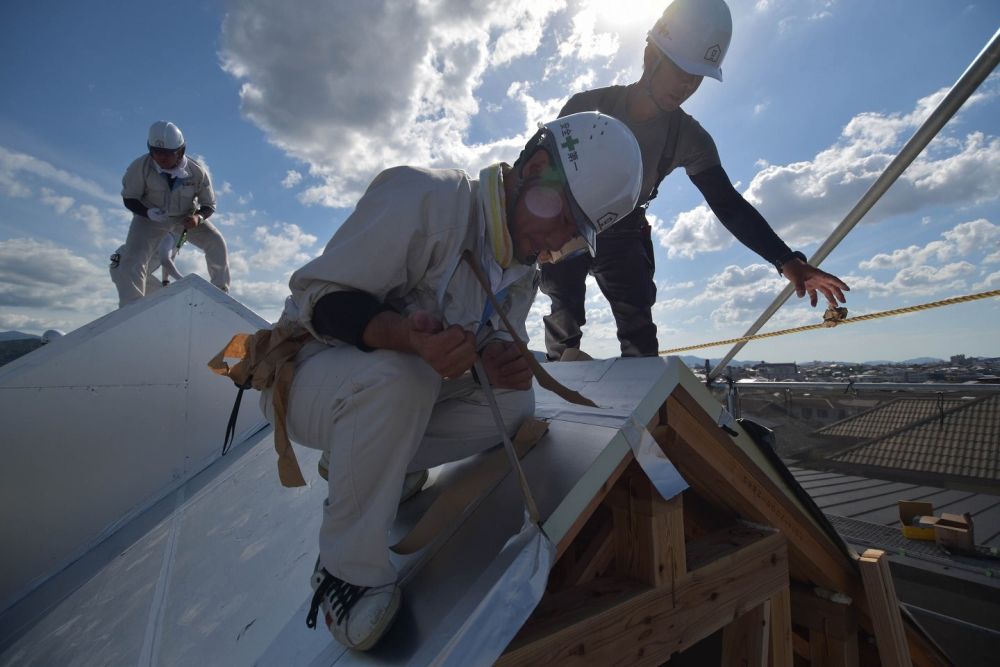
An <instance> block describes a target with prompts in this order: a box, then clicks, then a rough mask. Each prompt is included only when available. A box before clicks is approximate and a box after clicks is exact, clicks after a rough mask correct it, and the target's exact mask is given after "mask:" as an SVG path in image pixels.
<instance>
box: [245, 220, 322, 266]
mask: <svg viewBox="0 0 1000 667" xmlns="http://www.w3.org/2000/svg"><path fill="white" fill-rule="evenodd" d="M272 230H276V232H277V233H274V232H273V231H272ZM253 238H254V240H255V241H257V243H259V244H260V250H259V251H258V252H257V253H256V254H254V255H253V256H252V257H250V266H251V267H252V268H253V269H254V270H260V269H264V270H273V269H288V270H291V269H294V268H297V267H299V266H300V265H302V264H304V263H305V262H308V261H309V260H310V259H312V256H313V255H312V254H311V253H309V252H306V250H307V249H308V248H311V247H312V246H314V245H316V241H317V240H318V239H317V238H316V237H315V236H313V235H312V234H307V233H305V232H303V231H302V229H301V228H300V227H299V226H298V225H293V224H291V223H287V222H282V223H276V224H274V225H272V226H271V228H270V229H268V228H267V227H257V228H256V229H255V230H254V233H253Z"/></svg>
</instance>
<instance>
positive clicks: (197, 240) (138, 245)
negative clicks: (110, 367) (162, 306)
mask: <svg viewBox="0 0 1000 667" xmlns="http://www.w3.org/2000/svg"><path fill="white" fill-rule="evenodd" d="M171 231H173V232H175V233H177V234H180V233H181V232H183V231H184V225H183V224H182V223H181V222H180V221H179V219H177V218H174V219H173V220H171V221H168V222H154V221H153V220H150V219H149V218H143V217H140V216H138V215H134V216H132V225H131V226H130V227H129V228H128V238H126V239H125V248H124V250H122V253H121V262H120V264H119V265H118V268H117V280H115V286H116V287H117V288H118V307H119V308H121V307H122V306H124V305H126V304H129V303H132V302H133V301H138V300H139V299H141V298H142V297H143V296H145V294H146V289H145V287H146V273H147V271H148V264H149V259H150V257H152V256H153V255H154V254H156V252H157V250H158V249H159V247H160V242H161V241H162V240H163V237H164V236H166V234H167V233H169V232H171ZM187 239H188V241H190V242H191V245H193V246H195V247H196V248H200V249H201V250H202V251H203V252H204V253H205V263H206V265H207V267H208V277H209V280H210V281H211V282H212V284H213V285H215V286H216V287H218V288H219V289H221V290H222V291H223V292H228V291H229V253H228V251H227V250H226V240H225V239H224V238H222V234H221V233H219V230H218V229H217V228H216V227H215V226H214V225H213V224H212V223H211V222H209V221H208V220H203V221H202V223H201V224H200V225H198V226H197V227H195V228H193V229H189V230H187Z"/></svg>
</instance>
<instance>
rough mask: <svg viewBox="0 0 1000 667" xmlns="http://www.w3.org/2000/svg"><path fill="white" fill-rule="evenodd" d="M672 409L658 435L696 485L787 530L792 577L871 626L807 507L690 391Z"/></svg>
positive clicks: (910, 632)
mask: <svg viewBox="0 0 1000 667" xmlns="http://www.w3.org/2000/svg"><path fill="white" fill-rule="evenodd" d="M666 408H667V416H666V418H665V419H664V418H662V417H661V418H660V419H659V422H660V423H659V424H658V425H657V427H656V428H655V429H654V431H653V436H654V437H655V438H656V439H657V442H658V443H659V444H660V446H661V448H662V449H663V451H664V452H665V453H666V454H667V456H668V457H669V458H670V460H671V462H672V463H673V464H674V465H675V466H676V467H677V469H678V470H679V471H680V473H681V474H682V475H683V476H684V479H686V480H687V481H688V483H689V484H691V486H692V488H694V489H696V490H697V492H698V493H699V494H701V495H703V496H704V497H705V498H706V500H709V501H710V502H712V503H713V504H716V505H724V506H727V507H730V508H732V509H734V510H737V511H739V512H740V513H741V515H743V516H745V517H747V518H750V519H752V520H754V521H761V522H763V523H766V524H768V525H771V526H774V527H775V528H778V529H779V530H781V531H782V532H783V533H785V534H786V535H787V537H788V543H789V553H788V558H789V564H790V568H791V572H792V576H793V578H796V579H799V580H801V581H811V582H814V583H817V584H819V585H821V586H822V587H823V588H826V589H829V590H833V591H839V592H842V593H845V594H847V595H848V596H849V597H851V598H852V599H853V600H854V602H855V604H857V605H858V609H859V611H860V612H861V614H860V617H859V622H860V623H861V624H862V626H863V627H865V628H866V629H869V630H870V629H871V627H872V621H871V619H870V618H868V615H867V614H868V610H867V607H868V605H867V600H866V599H865V594H864V586H863V585H861V581H860V577H859V576H858V575H859V573H858V571H857V569H856V568H855V567H854V563H852V562H850V561H849V560H848V559H847V558H846V557H845V555H844V554H843V553H841V551H840V549H839V548H837V547H836V545H834V544H833V542H831V541H830V539H829V538H828V537H827V536H826V535H825V534H824V533H823V532H822V531H821V530H820V529H819V527H818V526H816V525H815V524H814V523H813V522H812V521H811V520H808V519H805V518H804V517H803V516H802V509H801V508H800V507H799V506H798V505H797V504H795V503H793V502H792V501H791V500H789V498H787V497H786V495H785V493H784V492H782V491H781V490H780V489H779V488H778V487H777V485H776V484H775V483H774V482H773V481H772V480H771V479H770V478H768V477H767V476H766V475H764V474H763V472H762V471H761V470H760V469H759V468H758V466H757V465H756V464H755V463H754V462H753V461H752V460H751V459H750V458H749V457H748V456H747V455H746V454H745V453H744V452H743V451H742V450H741V449H740V448H739V447H738V446H736V444H735V443H734V442H733V440H732V438H730V437H729V436H728V435H726V434H725V433H723V432H722V431H721V429H719V428H718V427H717V426H716V424H715V423H714V422H712V420H711V419H710V418H708V416H707V415H705V413H704V410H703V409H702V408H701V407H700V405H698V403H697V401H695V400H694V399H693V398H692V397H691V396H690V395H689V394H688V393H687V391H685V390H684V389H683V388H681V387H678V388H677V389H675V390H674V392H673V393H672V394H671V395H670V396H669V397H668V398H667V401H666ZM670 431H673V433H670ZM657 436H659V437H657ZM905 632H906V637H907V640H908V643H909V646H910V651H911V655H912V657H913V661H914V664H915V665H918V666H919V667H925V666H926V667H940V666H944V665H948V664H950V663H949V661H948V659H947V658H946V657H945V656H944V655H943V653H942V652H941V650H940V649H939V647H937V646H936V645H935V644H934V643H933V642H932V641H931V640H929V639H928V638H927V637H926V636H925V635H924V634H923V633H922V632H921V631H920V630H919V629H918V628H917V627H915V626H914V625H913V624H910V623H907V624H906V625H905Z"/></svg>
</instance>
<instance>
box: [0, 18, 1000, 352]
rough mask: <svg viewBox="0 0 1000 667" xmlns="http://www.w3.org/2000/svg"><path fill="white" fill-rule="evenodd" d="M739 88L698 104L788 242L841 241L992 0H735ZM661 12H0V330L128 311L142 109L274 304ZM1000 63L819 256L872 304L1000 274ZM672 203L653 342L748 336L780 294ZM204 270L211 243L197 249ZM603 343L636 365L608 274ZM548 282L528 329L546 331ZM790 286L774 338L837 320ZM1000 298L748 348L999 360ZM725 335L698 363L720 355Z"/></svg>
mask: <svg viewBox="0 0 1000 667" xmlns="http://www.w3.org/2000/svg"><path fill="white" fill-rule="evenodd" d="M730 6H731V8H732V10H733V16H734V23H735V29H734V37H733V42H732V47H731V50H730V52H729V54H728V56H727V59H726V61H725V64H724V66H723V70H724V73H725V82H724V83H721V84H720V83H718V82H715V81H713V80H706V81H705V82H704V84H703V85H702V87H701V88H700V89H699V91H698V92H697V93H696V94H695V96H694V97H693V98H692V99H691V100H689V101H688V102H687V103H686V104H685V109H686V110H687V111H688V112H689V113H691V114H692V115H694V116H695V117H696V118H697V119H698V120H699V121H700V122H701V124H702V125H703V126H705V127H706V129H708V130H709V132H711V133H712V135H713V136H714V138H715V140H716V143H717V144H718V146H719V150H720V154H721V156H722V160H723V166H724V167H725V168H726V170H727V172H728V173H729V174H730V176H731V177H732V178H733V179H734V181H736V182H737V185H738V188H739V189H740V190H741V191H742V192H744V193H745V194H746V196H747V197H748V199H750V200H751V201H752V202H753V203H755V204H756V205H757V206H758V207H759V209H760V210H761V212H762V213H764V215H765V217H767V218H768V220H769V221H770V222H771V224H772V226H774V227H775V229H776V230H778V232H779V234H781V235H782V237H783V238H785V240H786V241H787V242H788V243H789V244H790V245H791V246H792V247H794V248H799V249H802V250H803V251H804V252H805V253H806V254H807V255H809V254H811V253H812V251H813V250H815V249H816V247H817V246H818V245H819V243H821V242H822V240H823V239H824V238H826V236H827V235H828V234H829V233H830V231H832V230H833V229H834V227H835V226H836V225H837V224H838V223H839V222H840V220H841V219H842V218H843V216H844V215H845V214H846V213H847V212H848V211H849V210H850V208H851V207H852V206H853V205H854V203H855V202H856V201H857V199H858V198H859V197H860V195H861V194H862V193H863V192H864V191H865V189H866V188H867V187H868V186H869V185H870V184H871V183H872V182H873V181H874V179H875V178H876V177H877V176H878V174H879V173H880V171H881V169H882V168H883V167H884V166H885V165H886V164H887V163H888V162H889V160H891V159H892V157H893V156H894V155H895V153H896V152H897V151H898V150H899V148H900V147H901V146H902V145H903V143H904V142H905V141H906V140H907V139H908V138H909V137H910V136H911V135H912V133H913V132H914V131H915V130H916V128H917V127H918V126H919V124H920V122H921V121H922V120H923V118H924V117H925V116H926V114H927V112H928V111H929V110H930V109H931V108H933V106H934V104H935V103H936V101H937V100H938V99H939V98H940V96H941V95H942V94H943V91H944V90H946V89H947V88H948V87H949V86H950V85H951V84H952V83H954V81H955V80H956V79H957V78H958V76H959V75H960V74H961V73H962V72H963V71H964V70H965V68H966V67H967V66H968V64H969V63H970V62H971V61H972V60H973V58H974V57H975V56H976V54H978V53H979V51H980V50H981V49H982V48H983V46H984V45H985V44H986V43H987V42H988V41H989V39H990V38H991V37H992V35H993V34H994V32H995V31H996V29H997V28H998V26H1000V4H998V3H996V2H985V1H978V2H972V3H962V2H954V1H952V0H885V1H880V2H871V1H870V0H824V1H814V0H797V1H794V0H757V1H756V2H753V1H750V0H731V1H730ZM662 8H663V3H662V2H645V1H640V0H613V1H606V2H605V1H593V2H585V1H570V0H557V1H537V2H523V1H520V0H518V1H514V2H506V3H487V2H478V1H472V2H459V1H458V0H424V1H422V2H419V3H418V2H404V1H403V0H383V1H378V0H364V1H362V0H356V1H354V2H322V1H319V0H311V1H305V2H295V3H283V2H278V1H277V0H247V1H244V2H232V3H226V2H221V1H211V2H186V1H175V2H171V3H168V4H163V3H150V2H143V1H139V2H137V1H135V0H131V1H129V2H125V1H121V0H107V1H105V2H100V3H82V4H81V3H76V2H68V1H63V2H56V1H53V2H27V1H24V0H8V1H7V2H5V3H4V5H3V9H2V10H0V15H2V17H3V21H0V38H2V40H3V43H4V45H5V46H4V56H5V57H4V58H3V59H2V60H0V86H2V87H0V89H2V90H3V91H4V94H3V96H2V98H0V330H8V329H17V330H21V331H25V332H32V333H40V332H41V331H42V330H44V329H48V328H59V329H63V330H70V329H73V328H76V327H78V326H80V325H82V324H85V323H86V322H89V321H91V320H93V319H95V318H96V317H99V316H101V315H103V314H104V313H106V312H108V311H110V310H112V309H113V308H114V307H115V306H116V295H115V290H114V287H113V285H112V283H111V281H110V279H109V277H108V273H107V257H108V255H109V254H110V253H111V252H113V251H114V249H115V248H116V247H117V246H118V245H119V244H120V243H121V242H122V240H123V239H124V237H125V234H126V232H127V229H128V221H129V215H128V214H127V212H126V211H125V209H124V208H123V207H122V205H121V199H120V196H119V193H120V189H121V175H122V173H123V172H124V169H125V167H126V166H127V165H128V164H129V162H130V161H131V160H133V159H134V158H135V157H137V156H138V155H140V154H141V153H142V152H143V150H144V148H145V136H146V130H147V128H148V126H149V125H150V123H152V122H153V121H154V120H158V119H167V120H171V121H173V122H175V123H177V124H178V125H179V126H180V127H181V129H182V130H183V132H184V134H185V136H186V138H187V142H188V151H189V153H188V154H189V155H192V156H195V157H198V158H199V159H203V161H204V162H205V163H207V165H208V167H209V168H210V170H211V172H212V175H213V180H214V182H215V186H216V190H217V192H218V194H219V206H218V213H217V215H216V216H215V217H214V218H213V221H215V222H216V223H217V224H218V226H219V227H220V229H221V230H222V232H223V234H224V235H225V236H226V239H227V242H228V244H229V247H230V253H231V263H232V269H233V286H232V294H233V295H234V296H235V297H236V298H238V299H240V300H241V301H243V302H244V303H246V304H247V305H248V306H249V307H251V308H253V309H254V310H255V311H257V312H258V313H260V314H261V315H262V316H263V317H265V318H267V319H272V320H273V319H276V317H277V315H278V313H279V311H280V308H281V303H282V300H283V298H284V296H285V294H286V292H287V280H288V276H289V274H290V273H291V271H293V270H294V269H295V268H297V267H298V266H300V265H302V264H303V263H304V262H305V261H307V260H308V259H310V258H311V257H314V256H315V255H317V254H318V253H319V252H320V251H321V250H322V248H323V246H324V245H325V243H326V241H327V240H328V239H329V237H330V236H331V235H332V234H333V232H334V231H335V230H336V229H337V227H338V225H339V224H340V223H341V222H342V221H343V220H344V218H345V217H346V216H347V215H348V214H349V212H350V210H351V208H350V207H351V205H352V203H353V202H354V201H356V199H357V197H358V196H359V194H360V193H361V192H362V191H363V189H364V187H365V185H366V184H367V183H368V181H369V180H370V179H371V178H372V177H373V176H374V175H375V174H376V173H377V172H378V171H379V170H380V169H382V168H385V167H388V166H392V165H395V164H416V165H424V166H442V167H443V166H457V167H462V168H464V169H466V170H467V171H469V172H470V173H473V174H475V173H477V172H478V170H479V168H480V167H482V166H484V165H485V164H488V163H490V162H493V161H496V160H499V159H505V160H508V161H512V160H513V158H514V157H516V154H517V151H518V149H519V147H520V146H521V145H523V142H524V139H525V137H526V136H528V134H529V133H530V129H531V128H533V127H534V126H535V124H536V123H537V122H538V121H544V120H550V119H551V118H552V117H553V116H554V114H555V113H556V112H557V111H558V109H559V108H560V106H561V105H562V103H563V102H564V101H565V99H566V98H567V97H568V96H569V95H570V94H572V93H573V92H576V91H579V90H583V89H586V88H590V87H596V86H601V85H608V84H611V83H628V82H631V81H633V80H635V79H636V78H637V77H638V74H639V67H640V59H641V54H642V48H643V43H644V37H645V33H646V31H647V30H648V29H649V27H650V26H651V25H652V23H653V22H654V21H655V19H656V18H657V16H658V15H659V13H660V12H661V11H662ZM998 96H1000V74H994V75H993V76H992V77H991V78H990V79H989V80H988V81H987V82H986V83H984V85H983V86H982V87H981V88H980V90H979V91H978V93H977V95H976V96H975V98H974V99H973V100H971V101H970V103H969V104H967V106H966V108H965V109H964V110H963V111H961V112H960V113H959V115H958V116H957V117H956V118H955V119H953V120H952V122H951V123H950V124H949V125H948V126H947V127H946V128H945V130H944V132H943V133H942V134H941V135H940V137H939V138H938V139H937V140H935V142H934V143H932V145H931V146H930V148H929V149H928V150H927V151H925V153H924V155H922V156H921V158H920V159H919V160H918V161H917V163H915V164H914V166H913V167H912V168H911V170H910V171H908V172H907V174H906V175H904V177H903V178H902V179H901V180H900V181H899V182H898V183H897V184H896V185H895V186H894V187H893V189H892V190H891V191H890V193H889V194H888V195H887V196H886V197H885V198H884V200H883V201H882V202H881V203H880V204H878V205H877V206H876V207H875V209H874V210H873V211H872V212H871V213H870V214H869V215H868V216H867V217H866V219H865V220H864V221H863V222H862V223H861V224H860V225H859V226H858V227H856V228H855V230H854V231H853V232H852V233H851V234H850V236H848V238H847V240H845V241H844V242H843V243H842V244H841V245H840V246H839V247H838V248H837V249H836V250H835V251H834V252H833V254H832V255H831V256H830V257H829V258H828V259H827V260H826V262H825V263H824V265H823V266H824V268H826V269H827V270H829V271H831V272H834V273H837V274H838V275H840V276H841V277H843V278H844V279H845V280H847V282H848V283H849V284H851V286H852V288H853V290H852V292H851V293H850V295H849V302H848V306H849V308H850V309H851V312H852V314H861V313H869V312H875V311H880V310H886V309H891V308H898V307H902V306H906V305H913V304H919V303H924V302H928V301H933V300H938V299H943V298H946V297H950V296H956V295H961V294H969V293H974V292H981V291H985V290H990V289H997V288H1000V203H998V195H1000V101H998ZM650 212H651V213H652V215H653V217H654V219H655V235H656V241H657V243H656V260H657V273H656V279H657V283H658V285H659V294H658V304H657V307H656V309H655V318H656V321H657V323H658V325H659V332H660V333H659V338H660V346H661V348H669V347H677V346H682V345H690V344H695V343H700V342H707V341H713V340H718V339H723V338H730V337H735V336H738V335H741V334H742V333H743V332H744V331H745V330H746V328H747V326H748V325H749V324H750V323H751V322H752V321H753V320H754V319H756V317H757V315H758V314H759V313H760V312H761V311H762V310H763V309H764V308H765V307H766V306H767V305H768V304H769V303H770V302H771V300H772V299H773V296H774V294H776V293H777V291H778V290H779V289H780V287H781V282H779V281H778V280H776V274H775V272H774V270H773V268H771V267H769V266H765V265H764V263H763V261H762V260H761V259H760V258H758V257H757V256H756V255H754V254H753V253H751V252H750V251H749V250H746V249H745V248H743V247H742V246H740V245H739V244H738V243H736V242H734V241H733V240H732V239H731V237H729V236H728V235H727V233H726V232H725V230H724V229H723V228H722V226H721V225H720V224H719V223H718V222H717V221H716V220H714V218H713V216H712V215H711V213H710V212H709V211H708V210H707V209H706V208H705V207H704V204H703V202H702V201H701V200H700V199H699V195H698V192H697V190H696V189H695V188H694V186H693V185H692V184H691V183H690V181H689V180H688V179H687V177H686V176H685V175H684V174H683V173H681V172H677V173H674V174H672V175H671V176H670V177H668V179H667V180H666V181H665V183H664V185H663V186H662V187H661V188H660V195H659V198H658V199H657V200H656V201H654V202H653V204H652V205H651V207H650ZM179 264H180V267H181V269H182V271H185V272H191V271H193V272H198V273H201V274H202V275H205V270H204V261H203V258H202V257H201V256H200V255H199V254H198V252H197V251H196V250H195V249H193V248H191V247H190V246H188V247H186V248H185V250H184V251H183V252H182V253H181V256H180V262H179ZM588 296H589V297H592V298H591V299H590V303H589V304H588V320H589V324H588V326H587V328H586V329H585V332H584V342H583V347H584V349H585V350H587V351H588V352H590V353H591V354H594V355H595V356H611V355H615V354H617V341H616V340H615V337H614V322H613V319H612V317H611V314H610V310H609V309H608V307H607V303H606V302H605V301H604V300H603V298H601V297H600V294H599V292H598V290H597V288H596V286H595V285H593V283H591V285H590V288H589V290H588ZM547 309H548V301H547V299H546V298H545V297H540V298H539V299H538V301H537V302H536V304H535V307H534V309H533V311H532V315H531V319H530V320H529V323H528V327H529V332H531V333H532V347H534V348H536V349H540V348H541V347H542V338H541V316H542V314H543V313H544V312H547ZM820 317H821V313H820V312H817V311H814V310H812V309H810V308H808V307H803V306H802V304H801V302H797V301H796V300H794V299H793V300H792V301H790V302H789V303H788V304H786V306H785V307H783V308H782V309H781V311H780V312H779V313H778V315H777V316H776V317H775V318H774V319H773V320H772V322H771V323H770V324H769V325H767V327H765V329H773V328H785V327H790V326H798V325H801V324H807V323H814V322H817V321H819V320H820ZM998 325H1000V299H996V298H994V299H990V300H986V301H977V302H974V303H971V304H963V305H959V306H952V307H949V308H945V309H938V310H935V311H929V312H927V313H922V314H917V315H911V316H907V317H902V318H893V319H889V320H878V321H876V322H873V323H864V324H856V325H852V326H849V327H841V328H838V329H836V330H824V331H818V332H810V333H804V334H798V335H796V336H791V337H783V338H780V339H775V340H772V341H763V342H759V343H753V344H751V345H749V346H747V347H746V348H744V350H743V351H742V352H741V354H740V355H739V358H741V359H764V360H767V361H791V360H796V361H800V362H802V361H809V360H813V359H842V360H856V361H862V360H866V359H896V360H901V359H906V358H911V357H917V356H939V357H946V356H947V355H949V354H956V353H964V354H967V355H979V356H1000V347H998V343H997V340H998V339H1000V337H998V336H997V333H996V332H997V331H998V330H1000V326H998ZM726 349H727V348H724V347H716V348H711V349H707V350H704V351H703V352H701V353H700V354H704V355H706V356H721V355H722V353H724V352H725V351H726Z"/></svg>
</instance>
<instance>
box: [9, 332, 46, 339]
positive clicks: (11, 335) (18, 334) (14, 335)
mask: <svg viewBox="0 0 1000 667" xmlns="http://www.w3.org/2000/svg"><path fill="white" fill-rule="evenodd" d="M22 338H34V339H36V340H38V339H40V338H41V336H36V335H35V334H26V333H23V332H21V331H0V340H21V339H22Z"/></svg>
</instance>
